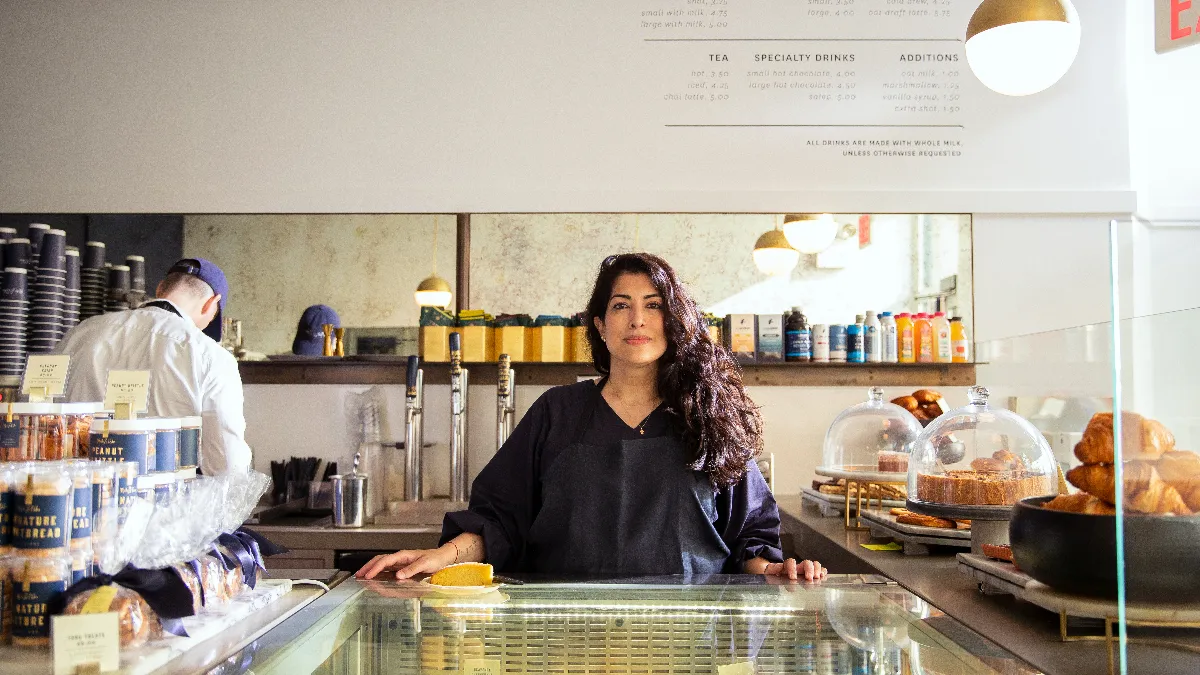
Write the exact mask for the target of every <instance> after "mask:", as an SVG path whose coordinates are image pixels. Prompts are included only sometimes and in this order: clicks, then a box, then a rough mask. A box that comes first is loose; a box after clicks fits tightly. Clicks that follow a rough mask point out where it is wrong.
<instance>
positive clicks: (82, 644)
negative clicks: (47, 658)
mask: <svg viewBox="0 0 1200 675" xmlns="http://www.w3.org/2000/svg"><path fill="white" fill-rule="evenodd" d="M50 644H51V646H52V647H51V648H52V649H53V651H54V675H71V674H72V673H74V672H75V668H76V666H81V665H86V664H90V663H98V664H100V672H105V673H109V672H114V671H116V670H119V669H120V667H121V632H120V628H119V627H118V626H117V613H116V612H106V613H104V614H79V615H76V616H67V615H64V616H54V617H50Z"/></svg>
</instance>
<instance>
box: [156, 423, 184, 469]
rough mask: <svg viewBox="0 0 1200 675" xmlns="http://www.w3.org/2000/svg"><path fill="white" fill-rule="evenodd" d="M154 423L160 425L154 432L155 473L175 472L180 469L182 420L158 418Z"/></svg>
mask: <svg viewBox="0 0 1200 675" xmlns="http://www.w3.org/2000/svg"><path fill="white" fill-rule="evenodd" d="M154 421H155V422H156V423H157V424H158V428H157V429H155V432H154V441H155V442H154V460H155V461H154V463H155V466H156V468H155V471H174V470H175V469H177V468H178V467H179V432H180V430H181V424H180V419H179V418H177V417H158V418H154Z"/></svg>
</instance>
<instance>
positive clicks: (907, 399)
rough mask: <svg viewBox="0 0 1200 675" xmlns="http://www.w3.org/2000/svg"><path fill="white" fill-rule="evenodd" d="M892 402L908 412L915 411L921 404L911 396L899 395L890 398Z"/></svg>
mask: <svg viewBox="0 0 1200 675" xmlns="http://www.w3.org/2000/svg"><path fill="white" fill-rule="evenodd" d="M892 403H895V404H896V405H898V406H900V407H901V408H904V409H905V410H907V411H908V412H916V411H917V408H918V407H919V406H920V405H921V404H920V403H919V402H918V401H917V399H915V398H913V397H912V396H901V397H899V398H894V399H892Z"/></svg>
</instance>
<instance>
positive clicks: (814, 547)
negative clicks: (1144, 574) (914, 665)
mask: <svg viewBox="0 0 1200 675" xmlns="http://www.w3.org/2000/svg"><path fill="white" fill-rule="evenodd" d="M779 506H780V515H781V518H782V520H783V528H784V529H785V530H788V531H789V532H791V533H792V535H793V536H794V537H795V541H796V548H797V550H798V552H800V553H801V554H803V555H804V556H806V557H817V558H818V559H820V560H821V561H822V562H823V563H825V564H826V566H828V567H829V568H830V570H831V571H833V572H842V571H855V572H860V573H862V572H875V573H878V574H882V575H884V576H886V577H888V578H889V579H893V580H895V581H896V582H897V583H899V584H900V585H901V586H903V587H904V588H906V589H908V590H909V591H911V592H912V593H913V594H915V595H917V596H918V597H920V598H922V599H924V600H925V601H927V602H929V603H930V604H932V605H934V606H935V607H937V608H938V609H941V610H942V611H944V612H945V613H946V614H948V615H949V616H951V617H953V618H954V619H957V620H958V621H959V622H961V623H962V624H963V625H965V626H967V627H969V628H970V629H972V630H974V631H976V632H978V633H980V634H982V635H983V636H985V637H987V638H988V639H989V640H992V641H993V642H995V643H996V644H997V645H999V646H1000V647H1002V648H1004V649H1005V650H1008V651H1010V652H1012V653H1013V654H1016V655H1017V656H1018V657H1020V658H1022V659H1024V660H1025V661H1028V662H1029V663H1030V664H1032V665H1034V666H1036V667H1037V668H1039V669H1040V670H1042V671H1044V672H1046V673H1048V674H1049V675H1074V674H1076V673H1078V674H1079V675H1098V674H1103V673H1107V672H1108V657H1107V655H1106V653H1105V647H1104V644H1103V643H1102V642H1069V643H1064V642H1062V641H1061V640H1060V639H1059V624H1058V615H1057V614H1053V613H1051V612H1047V611H1046V610H1044V609H1042V608H1040V607H1036V606H1033V605H1029V604H1026V603H1023V602H1020V601H1017V600H1016V599H1014V598H1013V597H1012V596H1010V595H984V594H982V593H980V591H979V589H978V587H977V584H976V583H975V582H974V581H972V580H971V579H970V578H969V577H967V576H966V575H965V574H962V573H961V572H959V571H958V564H957V562H956V561H955V558H954V556H953V555H930V556H906V555H904V554H903V553H901V552H900V551H872V550H869V549H865V548H863V547H862V546H861V544H864V543H868V542H870V541H871V536H870V534H869V533H867V532H856V531H847V530H846V529H845V527H844V525H843V523H842V519H841V518H825V517H822V516H821V514H820V513H819V512H818V511H817V509H816V508H815V507H813V506H811V505H808V504H804V503H803V502H802V500H801V499H800V497H779ZM1193 635H1194V633H1193ZM1173 637H1174V638H1176V639H1178V638H1180V633H1179V632H1178V631H1176V632H1174V633H1173ZM1189 642H1193V643H1195V644H1196V645H1197V646H1198V647H1200V640H1195V639H1192V640H1189ZM1129 663H1130V671H1129V672H1131V673H1154V674H1156V675H1176V674H1178V675H1185V674H1188V675H1195V674H1196V673H1200V654H1193V653H1188V652H1184V651H1180V650H1177V649H1167V648H1163V647H1156V646H1151V645H1145V644H1131V645H1129Z"/></svg>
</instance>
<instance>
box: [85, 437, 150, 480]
mask: <svg viewBox="0 0 1200 675" xmlns="http://www.w3.org/2000/svg"><path fill="white" fill-rule="evenodd" d="M148 445H149V443H148V437H147V436H146V435H145V434H109V435H108V438H105V437H104V434H102V433H93V434H91V448H90V449H89V450H88V458H89V459H96V460H100V461H102V462H137V463H138V473H146V472H148V471H153V470H154V467H152V466H146V454H147V450H148V449H149V448H148Z"/></svg>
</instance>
